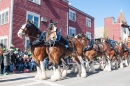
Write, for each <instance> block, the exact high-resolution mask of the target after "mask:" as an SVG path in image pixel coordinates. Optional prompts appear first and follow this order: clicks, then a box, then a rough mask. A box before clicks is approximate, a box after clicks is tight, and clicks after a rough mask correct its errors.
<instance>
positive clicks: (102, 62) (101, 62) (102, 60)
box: [99, 58, 104, 70]
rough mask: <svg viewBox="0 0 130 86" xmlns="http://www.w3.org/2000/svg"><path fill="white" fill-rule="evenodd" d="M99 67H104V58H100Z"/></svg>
mask: <svg viewBox="0 0 130 86" xmlns="http://www.w3.org/2000/svg"><path fill="white" fill-rule="evenodd" d="M99 69H102V70H103V69H104V59H103V58H100V59H99Z"/></svg>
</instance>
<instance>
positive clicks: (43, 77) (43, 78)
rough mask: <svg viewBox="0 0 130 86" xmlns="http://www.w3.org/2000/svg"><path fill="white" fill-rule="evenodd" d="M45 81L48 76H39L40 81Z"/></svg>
mask: <svg viewBox="0 0 130 86" xmlns="http://www.w3.org/2000/svg"><path fill="white" fill-rule="evenodd" d="M45 79H47V77H46V75H41V76H39V80H45Z"/></svg>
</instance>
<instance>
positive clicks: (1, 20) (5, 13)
mask: <svg viewBox="0 0 130 86" xmlns="http://www.w3.org/2000/svg"><path fill="white" fill-rule="evenodd" d="M8 17H9V9H6V10H2V11H0V25H4V24H6V23H8Z"/></svg>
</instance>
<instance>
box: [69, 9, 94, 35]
mask: <svg viewBox="0 0 130 86" xmlns="http://www.w3.org/2000/svg"><path fill="white" fill-rule="evenodd" d="M70 9H71V10H73V11H75V12H76V21H72V20H69V26H71V27H74V28H76V34H78V33H86V32H90V33H91V34H92V36H94V19H93V18H91V17H89V16H86V15H84V14H82V13H81V12H79V11H77V10H75V9H73V8H70ZM86 18H90V19H91V21H92V23H91V27H88V26H86Z"/></svg>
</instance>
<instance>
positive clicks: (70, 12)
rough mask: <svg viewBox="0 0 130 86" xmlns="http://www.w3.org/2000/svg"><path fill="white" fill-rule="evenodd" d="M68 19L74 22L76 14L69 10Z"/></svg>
mask: <svg viewBox="0 0 130 86" xmlns="http://www.w3.org/2000/svg"><path fill="white" fill-rule="evenodd" d="M69 19H70V20H72V21H76V13H75V12H74V11H72V10H69Z"/></svg>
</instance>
